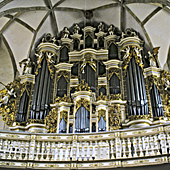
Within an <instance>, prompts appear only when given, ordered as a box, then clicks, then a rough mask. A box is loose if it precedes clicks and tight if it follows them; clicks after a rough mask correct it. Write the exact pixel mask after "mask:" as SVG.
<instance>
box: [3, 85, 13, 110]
mask: <svg viewBox="0 0 170 170" xmlns="http://www.w3.org/2000/svg"><path fill="white" fill-rule="evenodd" d="M0 83H1V84H2V85H4V84H3V83H2V82H0ZM4 87H5V89H6V90H7V93H6V94H5V96H4V97H2V99H1V101H0V107H1V106H2V105H3V104H4V105H6V104H8V101H9V99H10V98H11V97H12V96H13V97H15V98H16V92H15V91H14V87H13V86H12V85H4Z"/></svg>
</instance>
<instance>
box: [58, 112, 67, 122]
mask: <svg viewBox="0 0 170 170" xmlns="http://www.w3.org/2000/svg"><path fill="white" fill-rule="evenodd" d="M67 117H68V113H67V112H66V111H61V112H60V120H59V123H60V122H61V119H62V118H63V119H64V121H65V122H67Z"/></svg>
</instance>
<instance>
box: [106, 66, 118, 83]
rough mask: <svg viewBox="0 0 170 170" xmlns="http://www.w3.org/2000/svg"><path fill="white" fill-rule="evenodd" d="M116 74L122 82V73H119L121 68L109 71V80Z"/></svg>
mask: <svg viewBox="0 0 170 170" xmlns="http://www.w3.org/2000/svg"><path fill="white" fill-rule="evenodd" d="M113 74H116V76H117V77H118V78H119V80H120V72H119V68H112V69H110V70H109V75H108V80H110V79H111V77H112V75H113Z"/></svg>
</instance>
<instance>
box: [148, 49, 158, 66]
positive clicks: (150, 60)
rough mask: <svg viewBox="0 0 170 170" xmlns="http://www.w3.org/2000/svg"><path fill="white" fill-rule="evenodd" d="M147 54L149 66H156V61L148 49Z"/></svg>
mask: <svg viewBox="0 0 170 170" xmlns="http://www.w3.org/2000/svg"><path fill="white" fill-rule="evenodd" d="M148 54H149V57H148V58H149V62H150V67H156V61H155V58H154V56H153V54H152V53H151V52H150V51H148Z"/></svg>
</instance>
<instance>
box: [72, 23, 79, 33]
mask: <svg viewBox="0 0 170 170" xmlns="http://www.w3.org/2000/svg"><path fill="white" fill-rule="evenodd" d="M79 31H80V27H79V25H78V24H77V23H76V24H75V25H74V27H73V32H74V34H78V33H79Z"/></svg>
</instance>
